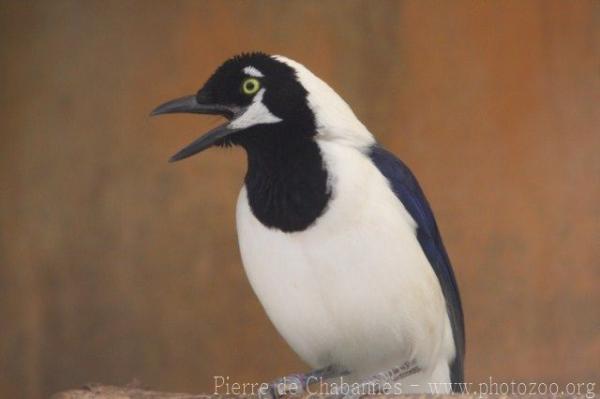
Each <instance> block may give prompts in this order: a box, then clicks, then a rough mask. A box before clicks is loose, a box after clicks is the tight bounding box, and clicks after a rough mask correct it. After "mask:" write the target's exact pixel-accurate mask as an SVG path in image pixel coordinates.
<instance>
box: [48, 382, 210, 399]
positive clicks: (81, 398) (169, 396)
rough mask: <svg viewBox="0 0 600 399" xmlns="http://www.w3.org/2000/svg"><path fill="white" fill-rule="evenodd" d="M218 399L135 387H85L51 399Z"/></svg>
mask: <svg viewBox="0 0 600 399" xmlns="http://www.w3.org/2000/svg"><path fill="white" fill-rule="evenodd" d="M209 398H213V399H218V398H219V396H217V395H192V394H188V393H171V392H156V391H147V390H145V389H140V388H137V387H135V386H125V387H117V386H113V385H87V386H85V387H83V388H80V389H73V390H70V391H64V392H59V393H57V394H54V395H52V397H51V399H209Z"/></svg>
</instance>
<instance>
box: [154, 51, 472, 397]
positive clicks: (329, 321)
mask: <svg viewBox="0 0 600 399" xmlns="http://www.w3.org/2000/svg"><path fill="white" fill-rule="evenodd" d="M170 113H194V114H208V115H220V116H222V117H224V119H225V121H224V123H222V124H220V125H218V126H217V127H215V128H213V129H211V130H209V131H208V132H207V133H205V134H203V135H202V136H200V137H199V138H198V139H196V140H195V141H193V142H192V143H191V144H189V145H187V146H185V147H184V148H183V149H182V150H180V151H179V152H177V153H176V154H175V155H173V156H172V157H171V159H170V161H171V162H173V161H179V160H182V159H185V158H187V157H190V156H192V155H194V154H196V153H199V152H201V151H203V150H206V149H208V148H211V147H227V146H239V147H241V148H243V149H244V150H245V152H246V155H247V170H246V175H245V178H244V182H243V185H242V188H241V190H240V193H239V196H238V199H237V205H236V210H235V212H236V227H237V236H238V243H239V249H240V254H241V259H242V263H243V267H244V269H245V272H246V275H247V277H248V280H249V282H250V284H251V286H252V288H253V290H254V292H255V294H256V296H257V297H258V299H259V300H260V302H261V304H262V306H263V308H264V310H265V311H266V313H267V315H268V317H269V319H270V320H271V322H272V323H273V325H274V326H275V328H276V329H277V331H278V332H279V333H280V334H281V335H282V336H283V338H284V339H285V340H286V342H287V343H288V344H289V345H290V346H291V348H292V349H293V350H294V351H295V352H296V353H297V354H298V355H299V357H300V358H301V359H303V360H304V361H305V362H306V363H307V364H308V365H309V366H310V367H311V371H309V372H306V373H297V374H290V375H289V376H286V377H287V378H286V377H282V378H280V379H276V380H274V381H273V383H272V384H269V385H268V389H264V390H262V391H261V396H262V397H268V398H278V397H280V396H281V395H283V394H286V393H289V391H291V390H292V388H295V389H299V390H300V391H303V390H306V389H308V387H309V386H310V384H311V383H314V382H316V381H317V380H318V381H332V380H333V381H342V380H343V381H345V384H346V386H347V387H352V388H353V389H354V388H358V389H355V390H354V391H352V392H350V393H348V392H346V393H344V392H343V390H341V389H340V387H343V386H344V385H343V384H342V383H339V384H338V385H337V389H338V390H337V391H336V392H334V394H338V395H340V394H341V395H342V396H347V397H356V396H362V393H363V391H361V389H364V388H367V387H368V388H370V389H372V390H374V392H383V393H390V392H393V393H449V392H459V391H461V389H462V388H461V387H462V385H461V384H463V383H464V356H465V334H464V318H463V310H462V306H461V299H460V294H459V290H458V286H457V282H456V278H455V274H454V271H453V269H452V266H451V263H450V259H449V257H448V254H447V252H446V249H445V247H444V244H443V241H442V237H441V234H440V231H439V228H438V226H437V223H436V220H435V218H434V215H433V212H432V210H431V207H430V205H429V203H428V201H427V199H426V197H425V195H424V193H423V191H422V189H421V187H420V185H419V183H418V182H417V179H416V178H415V176H414V175H413V173H412V172H411V170H410V169H409V168H408V167H407V166H406V164H405V163H404V162H402V161H401V160H400V159H398V158H397V157H396V156H395V155H393V154H392V153H391V152H389V151H388V150H386V149H384V148H383V146H382V145H380V144H379V143H378V142H377V141H376V140H375V138H374V136H373V134H372V133H371V132H370V131H369V130H368V129H367V128H366V127H365V125H364V124H363V123H362V122H361V121H360V120H359V119H358V118H357V116H356V115H355V113H354V112H353V111H352V109H351V108H350V106H349V105H348V104H347V103H346V101H344V100H343V99H342V97H341V96H340V95H338V94H337V93H336V92H335V91H334V90H333V89H332V88H331V86H329V85H328V84H327V83H325V82H324V81H323V80H321V79H320V78H319V77H317V76H316V75H315V74H314V73H312V72H311V71H310V70H309V69H308V68H307V67H305V66H304V65H302V64H300V63H299V62H296V61H294V60H292V59H290V58H287V57H285V56H281V55H269V54H266V53H263V52H248V53H242V54H239V55H236V56H234V57H232V58H229V59H227V60H226V61H225V62H224V63H223V64H222V65H221V66H219V67H218V68H217V69H216V70H215V72H214V73H213V74H212V75H211V76H210V77H209V78H208V80H206V83H205V84H204V85H203V86H202V87H201V88H200V90H198V91H197V93H196V94H193V95H188V96H185V97H181V98H178V99H175V100H172V101H169V102H166V103H164V104H162V105H160V106H158V107H157V108H156V109H154V111H152V113H151V115H161V114H170ZM335 379H338V380H335ZM286 381H287V382H286ZM290 381H291V382H292V383H290ZM355 391H356V392H355ZM371 393H373V392H371Z"/></svg>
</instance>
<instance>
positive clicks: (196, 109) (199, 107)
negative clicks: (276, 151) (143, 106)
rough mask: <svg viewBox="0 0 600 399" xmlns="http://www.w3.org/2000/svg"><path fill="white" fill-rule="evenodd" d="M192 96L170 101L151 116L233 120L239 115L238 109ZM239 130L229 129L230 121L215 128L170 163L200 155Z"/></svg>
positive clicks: (179, 153)
mask: <svg viewBox="0 0 600 399" xmlns="http://www.w3.org/2000/svg"><path fill="white" fill-rule="evenodd" d="M201 94H202V92H201V93H199V95H197V96H196V95H192V96H185V97H181V98H178V99H176V100H172V101H168V102H166V103H164V104H162V105H159V106H158V107H156V108H155V109H154V111H152V112H151V113H150V116H155V115H162V114H175V113H189V114H207V115H222V116H224V117H226V118H227V119H229V120H231V119H233V118H234V117H235V116H236V115H238V114H239V112H240V110H239V109H238V108H237V107H232V106H226V105H220V104H211V103H208V102H206V101H204V100H203V98H204V96H203V95H201ZM236 131H238V129H234V128H231V127H229V121H228V122H226V123H224V124H222V125H219V126H217V127H215V128H214V129H212V130H210V131H209V132H208V133H205V134H204V135H202V136H200V137H199V138H197V139H196V140H194V141H193V142H191V143H190V144H189V145H187V146H186V147H184V148H183V149H181V150H180V151H179V152H178V153H177V154H175V155H173V156H172V157H171V158H170V159H169V162H175V161H179V160H181V159H184V158H187V157H189V156H192V155H194V154H197V153H199V152H200V151H203V150H205V149H207V148H208V147H210V146H212V145H213V144H215V143H216V142H217V141H219V140H221V139H223V138H225V137H227V136H229V135H230V134H232V133H235V132H236Z"/></svg>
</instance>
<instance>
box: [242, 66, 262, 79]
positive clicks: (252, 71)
mask: <svg viewBox="0 0 600 399" xmlns="http://www.w3.org/2000/svg"><path fill="white" fill-rule="evenodd" d="M244 73H245V74H246V75H248V76H254V77H255V78H264V77H265V75H263V74H262V72H261V71H259V70H258V69H256V68H254V67H253V66H247V67H246V68H244Z"/></svg>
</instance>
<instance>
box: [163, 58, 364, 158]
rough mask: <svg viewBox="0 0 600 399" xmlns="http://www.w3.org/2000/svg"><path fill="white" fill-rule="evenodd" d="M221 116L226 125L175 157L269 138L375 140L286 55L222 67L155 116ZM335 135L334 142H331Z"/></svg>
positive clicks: (347, 109)
mask: <svg viewBox="0 0 600 399" xmlns="http://www.w3.org/2000/svg"><path fill="white" fill-rule="evenodd" d="M168 113H195V114H213V115H221V116H224V117H225V118H226V119H227V122H226V123H224V124H222V125H219V126H217V127H216V128H214V129H212V130H210V131H209V132H207V133H205V134H204V135H202V136H201V137H199V138H198V139H197V140H195V141H194V142H192V143H191V144H189V145H188V146H186V147H185V148H183V149H182V150H181V151H179V152H178V153H177V154H175V155H174V156H173V157H172V158H171V161H178V160H180V159H184V158H187V157H189V156H191V155H194V154H196V153H198V152H200V151H203V150H205V149H207V148H209V147H211V146H213V145H218V146H222V145H228V144H234V145H241V146H244V147H247V146H250V145H253V144H255V143H260V142H261V141H264V140H268V139H269V137H277V138H278V139H282V137H281V135H286V137H288V138H290V139H297V138H312V137H322V138H329V139H331V138H332V137H335V136H340V137H338V138H342V139H345V140H348V139H353V138H354V140H350V141H355V142H356V143H358V144H363V143H362V142H364V144H370V143H371V142H372V141H373V139H372V136H371V135H370V133H369V132H368V131H367V130H366V128H365V127H364V126H363V125H362V124H361V123H360V121H358V119H357V118H356V116H354V113H353V112H352V111H351V109H350V107H349V106H348V105H347V104H346V103H345V102H344V100H342V99H341V98H340V97H339V96H338V95H337V94H336V93H335V92H334V91H333V90H332V89H331V88H330V87H329V86H328V85H327V84H326V83H324V82H323V81H322V80H320V79H319V78H317V77H316V76H315V75H313V74H312V73H311V72H310V71H309V70H308V69H306V68H305V67H304V66H303V65H301V64H299V63H297V62H295V61H292V60H290V59H287V58H285V57H281V56H270V55H267V54H264V53H249V54H242V55H239V56H235V57H233V58H231V59H229V60H227V61H225V63H223V64H222V65H221V66H220V67H219V68H218V69H217V70H216V71H215V72H214V73H213V75H212V76H211V77H210V78H209V79H208V81H207V82H206V83H205V84H204V86H203V87H202V88H201V89H200V90H199V91H198V92H197V93H196V94H195V95H190V96H185V97H181V98H178V99H176V100H173V101H169V102H166V103H164V104H162V105H160V106H158V107H157V108H156V109H155V110H154V111H152V114H151V115H160V114H168ZM329 136H331V137H329Z"/></svg>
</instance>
